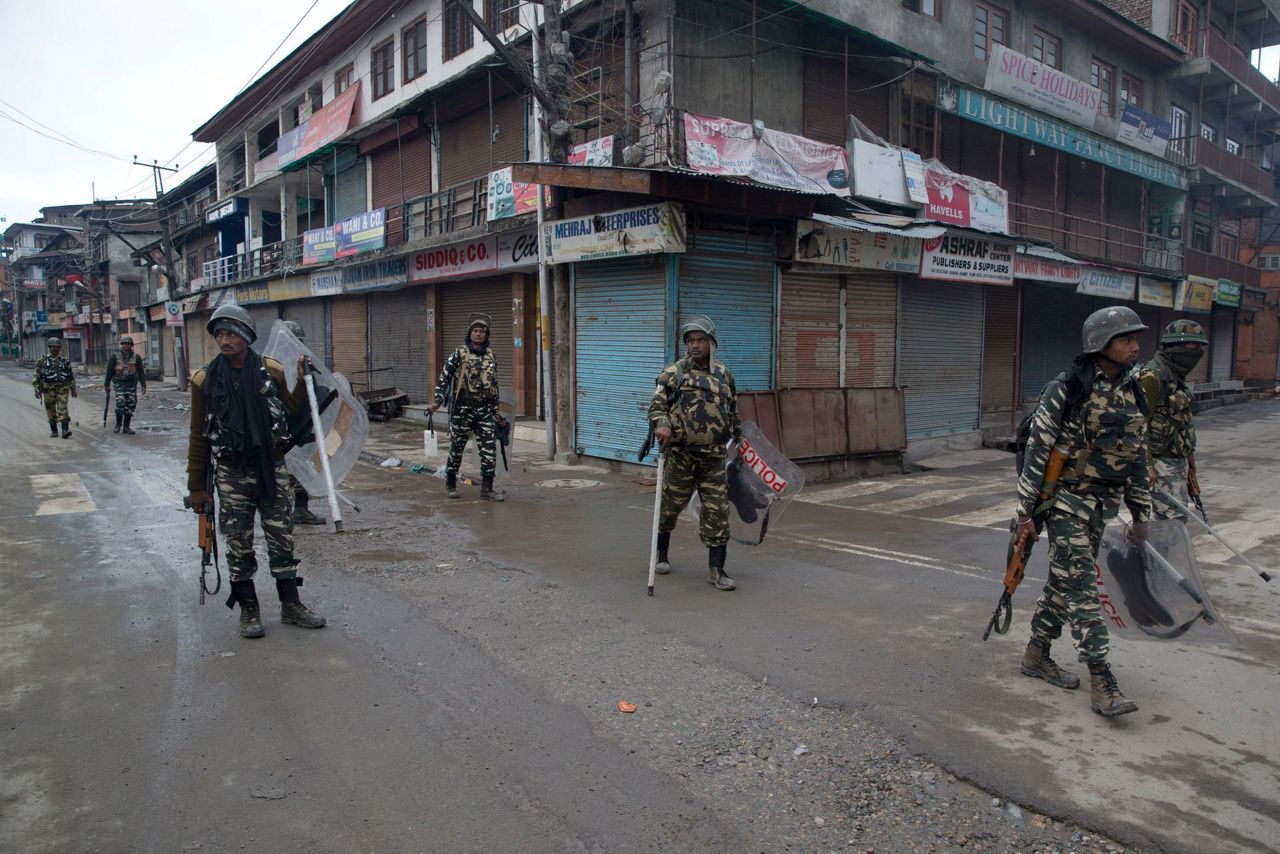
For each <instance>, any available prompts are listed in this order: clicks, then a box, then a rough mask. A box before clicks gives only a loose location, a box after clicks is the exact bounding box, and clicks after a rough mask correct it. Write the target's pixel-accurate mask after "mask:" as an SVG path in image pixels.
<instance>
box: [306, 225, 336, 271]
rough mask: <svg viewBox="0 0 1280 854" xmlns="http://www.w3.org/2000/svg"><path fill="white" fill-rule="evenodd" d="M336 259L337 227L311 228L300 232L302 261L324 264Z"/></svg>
mask: <svg viewBox="0 0 1280 854" xmlns="http://www.w3.org/2000/svg"><path fill="white" fill-rule="evenodd" d="M337 260H338V227H337V226H336V225H329V226H325V227H324V228H313V229H311V230H310V231H306V232H303V234H302V263H303V264H326V263H332V262H334V261H337Z"/></svg>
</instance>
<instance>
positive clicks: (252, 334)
mask: <svg viewBox="0 0 1280 854" xmlns="http://www.w3.org/2000/svg"><path fill="white" fill-rule="evenodd" d="M206 328H207V329H208V330H209V334H210V335H217V334H218V331H219V330H221V329H226V330H229V331H231V332H234V333H235V334H236V335H239V336H240V337H241V338H243V339H244V340H245V341H248V342H249V343H250V344H252V343H253V342H254V341H257V340H258V327H257V326H256V325H254V322H253V315H252V314H250V313H249V312H247V311H245V310H244V309H243V308H241V307H240V306H238V305H224V306H221V307H219V308H218V309H217V310H216V311H214V313H213V317H211V318H209V325H208V327H206Z"/></svg>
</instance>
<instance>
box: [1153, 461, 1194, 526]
mask: <svg viewBox="0 0 1280 854" xmlns="http://www.w3.org/2000/svg"><path fill="white" fill-rule="evenodd" d="M1155 469H1156V488H1155V489H1153V490H1151V510H1152V517H1153V518H1155V519H1181V520H1182V521H1183V522H1185V521H1187V514H1185V513H1183V512H1182V511H1181V510H1179V509H1178V508H1177V507H1176V506H1175V505H1174V503H1173V502H1172V501H1170V500H1169V499H1167V498H1165V497H1164V495H1163V494H1161V492H1160V490H1161V489H1167V490H1169V491H1170V492H1172V493H1173V496H1174V497H1175V498H1177V499H1178V500H1179V501H1181V502H1182V503H1183V504H1186V505H1190V504H1191V496H1190V494H1188V492H1187V470H1188V465H1187V461H1186V460H1185V459H1179V458H1177V457H1157V458H1156V460H1155Z"/></svg>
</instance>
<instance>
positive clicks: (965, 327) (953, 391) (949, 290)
mask: <svg viewBox="0 0 1280 854" xmlns="http://www.w3.org/2000/svg"><path fill="white" fill-rule="evenodd" d="M983 308H984V289H983V288H982V287H978V286H974V285H950V284H940V283H934V282H922V281H919V280H916V279H911V280H908V281H906V282H905V283H904V284H903V286H902V289H901V315H900V320H899V322H900V332H899V337H900V341H901V355H900V360H901V361H900V366H899V370H900V375H901V379H902V385H903V386H905V387H906V394H905V402H906V413H907V438H908V439H909V440H910V439H928V438H934V437H940V436H951V435H955V434H959V433H969V432H972V431H974V430H977V429H978V415H979V405H980V396H981V385H982V340H983V323H982V318H983Z"/></svg>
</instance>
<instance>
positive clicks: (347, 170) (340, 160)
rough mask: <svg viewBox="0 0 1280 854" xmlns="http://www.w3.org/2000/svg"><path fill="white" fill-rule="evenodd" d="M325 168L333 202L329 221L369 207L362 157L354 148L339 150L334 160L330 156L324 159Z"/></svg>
mask: <svg viewBox="0 0 1280 854" xmlns="http://www.w3.org/2000/svg"><path fill="white" fill-rule="evenodd" d="M325 168H326V169H328V170H329V172H328V177H329V183H330V187H331V191H330V195H331V197H332V202H333V216H332V218H331V220H330V221H331V222H339V221H341V220H344V219H346V218H347V217H352V216H355V215H356V214H359V213H364V212H365V211H367V210H368V209H369V208H368V206H367V202H368V198H367V196H366V193H365V191H366V189H367V187H366V184H365V173H364V170H365V166H364V158H363V157H361V156H360V155H359V153H357V152H356V151H355V149H351V148H343V149H341V150H339V151H338V154H337V157H336V162H335V158H332V157H331V158H328V159H326V161H325ZM334 170H336V175H337V177H336V178H334V177H333V176H334V174H335V171H334Z"/></svg>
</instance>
